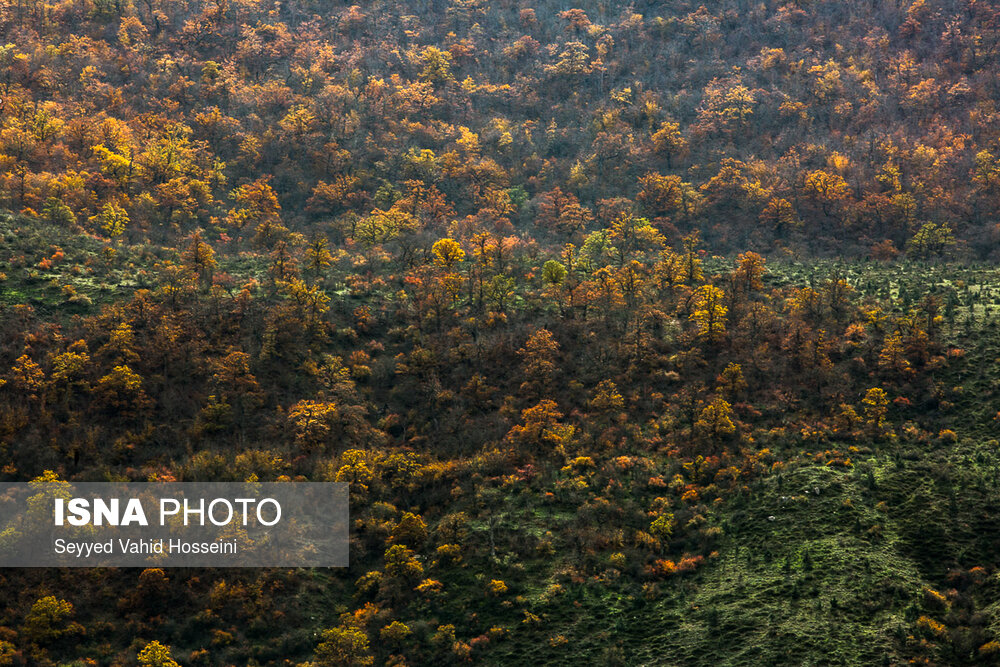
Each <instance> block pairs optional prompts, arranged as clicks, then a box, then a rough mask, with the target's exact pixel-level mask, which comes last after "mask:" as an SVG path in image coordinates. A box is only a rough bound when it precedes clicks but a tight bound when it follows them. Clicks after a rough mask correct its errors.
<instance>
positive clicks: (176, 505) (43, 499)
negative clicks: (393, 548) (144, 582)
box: [0, 482, 348, 567]
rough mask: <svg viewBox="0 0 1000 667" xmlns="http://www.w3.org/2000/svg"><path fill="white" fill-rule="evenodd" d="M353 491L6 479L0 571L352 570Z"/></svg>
mask: <svg viewBox="0 0 1000 667" xmlns="http://www.w3.org/2000/svg"><path fill="white" fill-rule="evenodd" d="M347 486H348V485H347V484H339V483H314V482H287V483H280V482H266V483H264V482H261V483H257V482H246V483H239V482H170V483H97V482H29V483H0V567H346V566H347V562H348V523H347V522H348V489H347Z"/></svg>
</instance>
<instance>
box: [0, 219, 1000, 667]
mask: <svg viewBox="0 0 1000 667" xmlns="http://www.w3.org/2000/svg"><path fill="white" fill-rule="evenodd" d="M56 253H61V256H60V257H58V259H56V260H54V261H47V262H46V261H45V260H46V259H47V258H52V257H53V256H54V255H55V254H56ZM178 257H179V253H178V252H177V251H176V250H172V249H168V248H158V247H154V246H128V245H118V244H108V243H106V242H103V241H101V240H100V239H97V238H94V237H90V236H87V235H84V234H78V233H73V232H69V231H66V230H62V229H59V228H57V227H54V226H51V225H47V224H42V223H38V222H35V221H32V220H28V219H15V218H12V217H7V218H4V219H2V220H0V272H2V273H3V274H4V275H3V279H2V282H0V302H2V303H3V304H5V305H6V306H8V307H9V306H11V305H15V304H22V303H25V304H30V305H32V306H33V307H35V308H36V310H37V311H38V312H39V314H40V316H41V318H42V319H51V320H60V319H63V318H66V317H73V316H74V315H77V314H96V313H97V312H99V310H100V308H101V307H102V306H104V305H106V304H110V303H113V302H115V301H117V300H122V299H126V298H128V297H129V296H130V295H131V294H132V293H133V292H134V290H135V289H139V288H143V287H144V286H151V285H153V284H154V283H155V279H154V277H152V275H151V272H154V271H155V267H156V266H157V265H158V264H162V263H163V262H171V261H178ZM43 262H44V264H43V265H42V266H39V265H40V264H42V263H43ZM729 265H731V259H725V258H712V259H710V260H707V261H706V265H705V268H706V273H712V272H714V271H720V270H723V268H724V267H726V266H729ZM139 267H142V268H139ZM262 267H263V265H262V263H261V262H260V261H257V260H255V258H253V257H247V256H236V257H229V256H222V257H220V258H219V269H218V270H219V271H226V272H228V273H230V274H231V275H232V276H233V280H234V282H237V283H240V282H246V281H249V280H252V279H262V278H263V275H264V269H263V268H262ZM768 267H769V273H768V275H767V276H766V280H765V282H766V283H767V286H769V287H777V286H804V285H809V284H819V283H820V282H822V281H824V280H826V279H828V278H831V277H836V278H844V279H846V280H847V281H848V282H849V283H850V284H851V285H852V286H853V287H854V288H855V289H856V290H857V292H858V293H859V295H860V298H862V299H869V300H871V302H872V303H876V302H877V303H880V304H882V305H883V306H884V307H885V309H886V310H889V311H895V312H896V313H897V314H901V313H906V312H907V310H908V309H909V307H910V306H911V305H912V304H916V303H918V302H920V301H921V300H923V299H926V298H927V297H928V296H934V297H936V298H937V299H938V300H939V301H940V304H941V313H942V317H943V324H942V325H941V326H942V327H943V330H944V334H943V335H944V336H945V338H946V339H947V343H948V345H949V346H951V347H952V349H954V350H960V351H961V352H960V353H958V354H953V355H952V358H951V360H950V361H949V363H948V364H947V365H946V366H944V367H942V368H939V369H937V370H935V371H934V373H935V376H934V381H935V382H936V383H937V384H938V385H939V387H940V391H941V392H942V395H944V396H946V397H947V400H946V401H942V402H941V403H940V406H939V407H938V408H937V409H936V410H935V411H934V412H929V413H927V414H923V415H920V424H919V426H920V431H921V432H922V433H924V434H926V433H939V432H940V435H939V436H938V437H937V438H930V439H929V438H927V437H923V436H921V437H917V436H914V435H913V433H915V432H916V431H917V429H915V428H912V426H913V424H911V423H910V422H907V421H905V420H899V419H896V420H894V421H893V424H892V426H893V433H892V434H891V435H889V436H887V437H885V438H882V439H871V440H868V441H863V442H858V441H855V442H852V443H848V442H844V443H836V442H822V443H813V444H809V443H806V442H805V441H803V440H788V441H785V442H784V443H783V444H780V445H779V446H780V447H781V448H782V450H781V451H777V452H775V454H776V455H777V456H776V458H777V459H778V460H780V461H782V462H783V466H778V467H775V468H774V469H773V470H772V472H770V473H769V474H767V475H765V476H763V477H760V478H758V479H754V480H752V481H750V482H749V484H748V485H747V486H746V487H745V488H744V490H743V491H742V492H737V493H734V494H729V495H727V496H726V497H725V498H724V499H720V500H718V501H716V502H715V503H714V505H713V507H712V509H711V512H710V515H709V516H708V517H702V518H701V520H702V521H705V522H706V523H707V525H709V526H711V527H713V528H714V529H715V530H714V532H713V533H712V534H713V535H714V542H713V543H712V544H711V546H710V549H711V553H710V554H709V555H708V556H707V557H706V558H705V559H704V561H703V562H701V563H700V565H699V566H698V567H697V568H694V569H693V570H692V571H685V572H679V573H677V574H676V575H674V576H670V577H667V578H660V579H658V580H652V581H651V580H650V579H649V578H646V577H643V576H642V573H641V572H640V571H639V569H638V566H637V565H636V564H634V563H629V562H627V560H626V561H618V562H615V561H613V560H612V559H611V558H609V556H608V555H607V554H604V553H597V554H595V553H582V552H581V551H580V550H577V549H570V548H552V546H551V545H552V543H553V540H552V535H553V533H556V534H558V533H560V532H562V531H563V529H564V528H566V527H568V526H571V525H573V524H574V523H579V522H581V521H586V520H588V519H586V516H585V515H584V514H582V513H581V512H582V510H581V508H579V507H576V506H574V504H573V501H572V495H570V496H567V497H563V498H557V499H555V500H553V499H551V498H547V497H545V496H544V494H540V493H538V492H537V491H538V489H529V488H526V487H524V486H523V485H522V486H512V487H511V488H510V489H509V491H504V490H503V489H502V488H490V489H488V490H487V491H484V492H483V493H484V494H486V495H483V496H481V497H475V498H467V499H466V498H461V497H459V498H455V499H453V502H452V503H451V506H450V507H449V511H452V512H461V511H466V510H469V514H470V516H472V517H473V518H471V519H470V520H469V522H468V525H467V527H466V528H467V531H468V532H467V535H466V537H465V540H466V541H467V542H469V543H470V544H475V545H477V547H478V548H475V549H470V550H468V552H467V553H466V556H465V558H466V560H465V561H464V563H463V567H460V568H458V567H456V568H451V569H449V570H444V571H437V570H435V571H434V573H433V575H434V577H435V578H440V579H441V581H442V582H443V584H444V586H445V588H446V590H448V591H449V599H448V602H447V604H446V605H445V604H442V603H437V602H433V601H430V600H425V601H415V602H413V603H411V604H410V606H409V608H408V610H407V616H406V620H407V621H408V624H409V627H410V630H412V632H413V636H414V639H415V641H416V642H418V643H419V644H420V645H424V646H426V645H432V644H434V642H435V641H436V640H435V633H436V632H438V631H439V625H440V623H442V622H444V621H445V620H446V619H450V618H454V617H455V614H456V610H462V611H461V612H458V613H461V614H464V618H465V619H466V620H467V621H468V623H469V625H471V626H475V627H480V628H491V627H496V628H502V630H503V631H502V634H501V635H500V636H499V637H498V638H497V639H496V640H495V641H491V642H490V643H489V645H488V647H486V648H484V649H482V650H480V651H478V652H477V653H476V660H477V661H478V662H482V663H484V664H495V665H510V664H532V663H534V664H552V665H559V664H566V665H569V664H574V665H577V664H602V665H613V664H622V665H633V664H634V665H642V664H656V665H764V664H795V665H819V664H844V665H877V664H898V663H901V662H906V661H909V660H926V661H929V662H932V663H937V664H994V662H992V661H994V660H995V658H994V657H993V656H994V655H995V654H992V653H991V649H990V648H988V647H989V646H990V642H991V641H992V640H993V639H994V638H995V637H997V636H1000V576H998V573H997V568H998V567H1000V516H998V510H1000V491H998V485H1000V443H998V442H997V440H996V439H995V437H996V435H995V434H996V432H997V420H996V416H997V414H998V410H1000V366H998V364H997V363H996V362H997V359H998V357H1000V328H998V326H997V317H998V315H1000V271H997V270H996V269H994V268H992V267H989V266H976V265H965V266H955V265H945V264H937V265H930V264H922V263H899V264H891V265H887V264H883V263H877V262H835V261H819V260H816V261H799V260H795V259H793V258H784V259H771V260H770V261H769V263H768ZM80 296H86V299H82V298H79V297H80ZM908 414H910V415H911V417H912V413H908ZM895 416H897V415H896V413H891V414H890V419H893V418H894V417H895ZM823 450H838V451H841V452H850V453H849V457H850V461H849V463H843V461H841V462H840V463H838V464H835V465H831V464H830V463H831V462H830V458H829V457H824V456H817V454H818V453H819V452H821V451H823ZM549 495H551V494H549ZM484 505H486V506H491V507H494V508H495V511H494V512H493V513H492V514H490V515H489V517H490V518H489V520H487V519H484V518H483V516H484V515H483V514H482V513H481V512H476V511H474V510H475V508H476V507H477V506H478V507H481V506H484ZM366 509H370V508H366ZM581 517H584V518H582V519H581ZM428 527H429V528H430V529H431V530H434V529H435V528H436V526H435V525H433V524H432V525H430V526H428ZM609 527H610V528H614V523H613V521H609ZM692 551H696V550H695V549H692ZM578 559H588V560H590V561H592V562H591V563H590V564H589V566H588V570H589V571H591V572H594V573H596V574H594V575H593V576H591V577H589V578H583V577H580V576H566V573H568V572H570V571H572V569H573V568H572V566H573V565H575V564H576V562H577V560H578ZM341 574H342V573H338V572H331V571H324V570H315V571H276V572H274V573H272V574H271V575H269V577H268V581H269V585H270V586H273V589H272V593H271V594H270V597H271V598H272V599H271V601H270V602H267V603H266V604H268V605H272V606H273V608H274V610H276V611H277V612H278V613H280V618H281V619H283V620H282V624H281V625H282V627H283V628H284V629H283V630H282V632H280V633H278V634H277V635H276V634H275V633H274V632H273V628H269V627H267V626H266V625H260V624H261V621H260V620H259V618H258V620H256V621H254V623H256V624H257V625H253V624H252V625H251V626H250V627H246V628H243V630H242V631H243V632H244V634H245V637H246V638H247V640H249V641H248V643H245V644H242V645H236V644H234V645H232V646H230V645H229V643H230V642H231V641H232V639H231V637H230V639H227V636H228V635H227V633H229V630H226V629H224V628H226V627H227V624H233V623H235V622H236V621H234V620H233V619H228V618H222V619H220V618H218V617H213V616H212V613H211V612H209V611H205V612H203V613H199V614H193V615H189V616H182V615H178V616H176V617H174V616H173V615H171V617H170V618H166V619H163V618H161V619H160V621H159V622H158V623H159V625H157V624H155V623H154V624H153V625H152V626H150V625H144V626H143V625H142V624H140V627H145V628H147V629H148V628H149V627H157V628H158V632H159V634H160V635H161V636H172V637H177V638H179V639H177V640H175V641H174V655H175V656H178V655H187V653H185V651H186V652H190V651H191V650H192V649H193V648H196V647H198V646H201V645H203V644H204V637H203V635H204V632H205V630H204V629H203V626H205V625H206V624H209V625H214V626H216V628H217V629H216V630H214V631H213V632H214V633H215V634H214V635H213V637H214V639H213V640H212V641H213V646H216V648H217V650H218V651H219V655H223V654H224V655H226V658H227V659H228V660H235V661H237V662H239V661H243V662H246V663H248V664H250V663H251V661H258V662H268V661H278V660H281V659H283V658H287V657H289V656H303V657H308V656H309V655H311V653H312V652H313V650H314V649H315V647H316V643H317V640H318V636H319V631H320V630H322V629H324V628H329V627H334V626H336V625H337V623H338V619H339V618H340V616H341V614H344V613H348V612H351V611H352V610H354V609H357V608H358V607H359V606H360V605H361V604H363V602H364V599H363V596H361V595H360V594H359V592H358V591H357V590H356V588H357V587H356V585H355V586H352V585H351V583H350V582H349V580H348V579H347V578H345V577H343V576H341ZM134 575H135V573H129V572H127V571H122V572H118V573H107V572H105V571H91V572H87V573H84V574H83V575H81V579H78V580H76V586H77V589H78V590H82V591H87V595H78V596H77V598H78V602H77V613H78V616H79V617H81V618H83V617H86V618H87V619H89V620H88V623H87V627H88V628H90V630H89V631H88V634H87V636H86V637H84V638H82V639H81V640H80V642H79V647H78V653H77V655H78V656H80V657H93V658H95V659H105V658H108V657H109V656H111V655H114V654H115V653H114V651H113V650H112V649H111V648H110V647H109V646H108V645H104V644H102V642H101V641H100V640H99V636H100V634H101V632H100V629H101V628H102V627H104V628H110V627H111V626H112V625H114V624H115V623H116V622H117V620H116V619H117V618H118V616H117V612H115V611H109V609H112V610H113V609H114V607H115V604H116V603H115V602H114V601H115V600H116V599H118V600H119V602H118V603H117V605H118V609H119V610H121V609H123V608H127V609H132V608H133V606H134V607H136V608H140V607H142V606H143V604H142V601H140V600H133V601H131V602H129V601H128V600H125V601H122V598H120V591H121V590H122V589H124V588H126V587H127V586H128V585H129V583H128V582H129V581H131V580H134ZM67 576H68V575H66V574H65V573H63V574H61V575H59V576H58V577H56V578H53V579H49V580H45V579H40V578H36V577H33V576H31V577H29V579H30V580H31V581H33V582H34V584H32V585H31V586H25V590H31V591H32V593H31V595H32V597H35V596H36V593H37V589H36V588H35V585H37V586H40V587H41V588H46V587H48V588H55V587H56V586H55V584H56V582H57V581H63V580H65V578H66V577H67ZM170 576H171V577H172V578H174V579H176V580H177V581H185V582H187V583H186V585H187V587H188V590H189V591H191V592H193V593H192V594H194V593H198V594H199V595H204V596H205V597H212V596H215V595H219V593H218V591H217V590H215V589H212V590H208V584H207V583H205V584H199V583H198V580H199V578H200V577H199V576H198V575H197V574H192V573H190V572H171V573H170ZM233 577H234V578H237V577H238V575H237V574H233ZM210 578H211V577H210V576H208V575H206V576H205V579H206V581H207V580H209V579H210ZM494 578H496V579H501V580H503V581H505V582H506V585H507V586H508V587H509V589H510V591H509V595H507V596H504V597H503V598H501V597H499V596H498V597H496V598H491V597H489V596H487V597H484V595H483V590H484V588H485V587H486V586H487V584H488V582H489V581H490V580H491V579H494ZM200 586H201V587H202V588H205V590H201V588H199V587H200ZM199 591H200V592H199ZM265 597H266V596H265ZM168 601H169V600H168V599H167V598H164V599H163V600H161V602H168ZM25 604H30V603H29V602H27V601H25ZM261 604H264V603H263V602H262V603H261ZM109 605H110V606H109ZM130 613H131V612H130ZM150 614H153V611H152V610H146V611H145V612H143V614H140V616H143V618H146V617H148V616H149V615H150ZM414 619H417V620H414ZM147 622H148V620H147V621H143V623H147ZM230 629H232V628H230ZM446 653H447V652H446ZM452 659H454V660H455V661H456V662H457V661H459V660H458V658H452Z"/></svg>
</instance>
